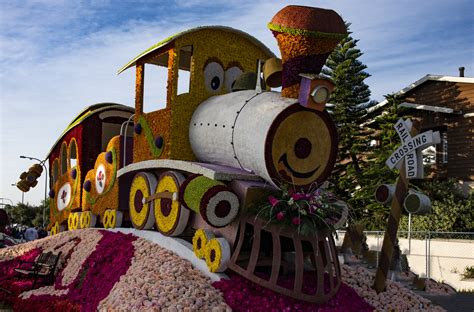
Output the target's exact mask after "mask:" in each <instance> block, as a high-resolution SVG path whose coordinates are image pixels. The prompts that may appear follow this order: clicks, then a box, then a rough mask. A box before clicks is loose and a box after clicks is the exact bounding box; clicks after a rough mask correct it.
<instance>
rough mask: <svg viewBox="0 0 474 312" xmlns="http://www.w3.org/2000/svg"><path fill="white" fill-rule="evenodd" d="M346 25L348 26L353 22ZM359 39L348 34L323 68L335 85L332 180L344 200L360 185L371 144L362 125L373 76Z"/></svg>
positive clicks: (337, 192) (333, 94) (332, 101)
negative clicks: (368, 82) (336, 142)
mask: <svg viewBox="0 0 474 312" xmlns="http://www.w3.org/2000/svg"><path fill="white" fill-rule="evenodd" d="M346 26H347V28H348V29H349V26H350V24H348V23H346ZM349 34H350V32H349ZM357 42H358V40H355V39H353V38H352V37H351V36H350V35H349V36H347V37H346V38H345V39H344V40H343V41H342V42H341V43H340V44H339V45H338V46H337V47H336V49H335V50H334V52H333V53H332V54H331V55H330V56H329V57H328V59H327V61H326V66H325V68H324V69H323V71H322V73H323V75H325V76H328V77H329V78H331V79H332V80H333V81H334V83H335V85H336V89H335V90H334V92H333V93H332V94H331V99H330V100H329V101H330V103H331V104H334V105H335V106H334V108H333V109H332V118H333V119H334V121H335V123H336V126H337V129H338V136H339V153H338V159H337V162H336V166H335V169H334V171H333V174H332V176H331V179H330V182H332V184H333V185H334V188H335V189H334V191H335V192H336V194H337V195H339V196H340V197H342V198H344V199H345V200H349V199H350V198H351V196H352V194H353V193H354V192H355V190H356V188H357V186H359V185H360V182H359V176H360V175H361V174H362V167H363V161H364V160H363V155H364V153H365V151H366V150H367V147H368V141H367V133H365V132H364V131H363V129H361V127H360V124H362V123H363V120H362V119H363V116H364V115H365V114H366V108H367V106H369V103H371V102H369V98H370V89H369V87H368V86H367V85H366V84H365V83H364V80H365V79H366V78H368V77H370V75H369V74H368V73H367V72H366V71H365V69H366V68H367V66H365V65H364V64H362V62H361V61H360V60H359V58H360V57H361V56H362V55H363V53H362V52H361V51H360V50H359V49H358V48H357ZM349 202H350V200H349Z"/></svg>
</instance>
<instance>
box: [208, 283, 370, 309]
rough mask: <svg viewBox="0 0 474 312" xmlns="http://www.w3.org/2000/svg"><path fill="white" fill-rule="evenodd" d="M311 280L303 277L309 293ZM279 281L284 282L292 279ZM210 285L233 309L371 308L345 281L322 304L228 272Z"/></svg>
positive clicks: (311, 286)
mask: <svg viewBox="0 0 474 312" xmlns="http://www.w3.org/2000/svg"><path fill="white" fill-rule="evenodd" d="M313 280H314V279H313ZM313 280H312V279H311V278H310V276H305V281H304V284H306V285H308V286H307V288H308V289H307V291H306V292H308V293H312V292H313V293H314V292H315V287H316V285H315V282H314V281H313ZM281 283H282V284H287V283H292V281H291V280H289V281H286V282H285V281H282V282H281ZM212 286H214V287H215V288H217V289H219V290H220V291H222V293H223V294H224V298H225V301H226V302H227V304H228V305H229V306H230V307H231V308H232V310H233V311H320V312H324V311H341V312H342V311H344V312H350V311H357V312H364V311H374V308H373V307H372V306H370V305H369V304H368V303H367V302H366V301H365V300H364V299H362V298H361V297H360V296H359V295H358V294H357V293H356V292H355V291H354V290H353V289H352V288H350V287H349V286H347V285H346V284H344V283H342V284H341V287H340V289H339V291H338V292H337V294H336V295H335V296H334V297H333V298H332V299H330V300H329V301H328V302H326V303H323V304H316V303H309V302H305V301H299V300H296V299H293V298H290V297H287V296H284V295H281V294H278V293H276V292H273V291H271V290H269V289H267V288H264V287H261V286H258V285H257V284H254V283H252V282H251V281H249V280H247V279H245V278H243V277H241V276H240V275H237V274H234V275H231V276H230V279H229V280H227V279H221V280H220V281H217V282H214V283H213V284H212ZM282 286H284V285H282ZM313 288H314V289H313Z"/></svg>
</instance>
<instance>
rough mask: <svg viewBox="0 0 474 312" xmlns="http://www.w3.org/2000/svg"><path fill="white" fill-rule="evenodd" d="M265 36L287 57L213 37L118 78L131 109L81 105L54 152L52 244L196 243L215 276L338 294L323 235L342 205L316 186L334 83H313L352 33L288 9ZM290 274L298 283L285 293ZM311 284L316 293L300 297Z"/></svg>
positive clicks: (190, 34)
mask: <svg viewBox="0 0 474 312" xmlns="http://www.w3.org/2000/svg"><path fill="white" fill-rule="evenodd" d="M268 27H269V28H270V30H271V31H272V32H273V35H274V36H275V38H276V39H277V41H278V45H279V47H280V50H281V59H279V58H276V57H275V55H274V54H273V53H272V52H271V51H270V50H269V49H268V48H267V47H266V46H265V45H264V44H263V43H261V42H260V41H258V40H257V39H255V38H254V37H252V36H250V35H249V34H247V33H244V32H242V31H239V30H236V29H233V28H228V27H221V26H207V27H198V28H194V29H190V30H187V31H184V32H181V33H178V34H176V35H174V36H172V37H169V38H167V39H165V40H164V41H161V42H159V43H158V44H156V45H154V46H152V47H151V48H149V49H148V50H146V51H145V52H143V53H141V54H140V55H138V56H137V57H136V58H134V59H133V60H132V61H131V62H129V63H128V64H126V65H125V66H124V67H123V68H122V69H120V70H119V73H120V72H122V71H124V70H126V69H128V68H131V67H135V68H136V84H135V107H134V108H130V107H126V106H123V105H118V104H112V103H105V104H97V105H94V106H91V107H89V108H88V109H86V110H85V111H84V112H82V113H81V114H80V115H79V116H78V117H76V119H74V120H73V122H72V123H71V124H70V125H69V127H68V128H67V129H66V131H65V132H64V133H63V135H62V136H61V137H60V139H59V140H58V141H57V142H56V143H55V144H54V146H53V148H52V149H51V151H50V153H49V155H48V159H49V165H50V168H52V169H51V170H50V171H51V175H50V179H51V184H50V185H51V190H50V198H51V201H50V208H51V212H50V225H49V231H50V233H51V234H55V233H58V232H60V231H62V230H65V229H66V228H67V229H69V230H73V229H80V228H87V227H94V226H103V227H104V228H114V227H121V226H122V225H129V226H133V227H134V228H136V229H139V230H149V229H153V228H154V229H156V230H157V231H159V232H160V233H162V234H163V235H166V236H179V237H181V238H184V239H186V240H188V241H189V242H192V243H193V249H194V253H195V254H196V256H197V257H200V258H204V259H205V260H206V263H207V264H208V267H209V270H211V271H213V272H221V271H223V270H225V269H227V268H229V269H231V270H233V271H235V272H237V273H238V274H241V275H243V276H245V277H247V278H249V279H251V280H252V281H254V282H256V283H259V284H261V285H263V286H265V287H268V288H270V289H273V290H275V291H278V292H281V293H283V294H287V295H289V296H293V297H295V298H299V299H303V300H308V301H313V302H321V301H325V300H327V299H328V298H330V297H332V296H333V295H334V294H335V292H337V290H338V288H339V285H340V268H339V263H338V261H337V255H336V251H335V246H334V241H333V238H332V235H331V230H332V229H333V228H334V227H337V226H339V225H340V224H342V223H344V220H345V218H346V217H347V206H346V205H344V203H343V202H341V201H339V200H337V199H336V198H334V197H333V196H332V194H330V193H328V192H327V191H325V190H324V189H322V188H321V187H320V186H321V185H322V184H323V182H324V181H325V180H326V179H327V178H328V176H329V175H330V173H331V171H332V169H333V166H334V163H335V159H336V155H337V133H336V128H335V125H334V123H333V121H332V120H331V118H330V115H329V114H328V113H327V111H326V110H325V104H326V102H327V101H328V99H329V96H330V94H331V91H332V89H333V87H334V86H333V84H332V82H331V81H330V80H328V79H327V78H324V77H322V76H320V75H319V74H320V71H321V68H322V66H323V65H324V63H325V60H326V58H327V57H328V55H329V54H330V53H331V52H332V50H333V49H334V48H335V46H336V45H337V44H338V42H339V41H340V40H341V39H342V38H344V37H345V36H346V35H347V32H346V27H345V24H344V22H343V20H342V19H341V17H340V16H339V15H338V14H337V13H336V12H334V11H332V10H325V9H319V8H310V7H303V6H288V7H285V8H283V9H282V10H281V11H279V12H278V13H277V14H276V15H275V16H274V17H273V19H272V20H271V22H270V23H269V24H268ZM154 66H159V67H163V68H165V69H166V70H167V77H166V78H165V79H166V81H167V85H166V103H163V104H164V108H161V109H158V110H151V111H150V109H149V106H150V107H151V106H153V105H152V103H145V102H146V101H144V98H146V99H148V97H147V95H146V94H144V92H145V91H147V90H150V88H148V85H147V88H145V77H146V75H145V69H149V68H153V67H154ZM183 77H185V78H186V79H184V80H183ZM147 83H150V82H148V81H147ZM280 86H281V87H282V89H281V92H276V91H272V90H271V88H278V87H280ZM183 89H184V92H183ZM282 190H283V191H282ZM269 196H270V197H269ZM267 198H268V200H267ZM321 220H322V222H321ZM308 266H309V267H311V270H310V271H309V272H310V273H308V271H307V270H306V269H305V267H308ZM288 272H289V273H288ZM288 274H290V275H291V276H293V283H292V286H290V287H284V286H281V285H280V284H279V280H280V278H281V276H283V275H288ZM307 274H310V275H311V276H312V279H315V280H316V281H317V284H318V287H316V289H312V290H311V291H307V290H306V288H305V280H306V279H307V277H306V276H307Z"/></svg>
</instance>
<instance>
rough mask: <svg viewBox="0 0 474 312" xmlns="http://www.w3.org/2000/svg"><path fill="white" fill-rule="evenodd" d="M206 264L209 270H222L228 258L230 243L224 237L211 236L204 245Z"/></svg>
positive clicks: (225, 266)
mask: <svg viewBox="0 0 474 312" xmlns="http://www.w3.org/2000/svg"><path fill="white" fill-rule="evenodd" d="M205 257H206V264H207V267H208V268H209V271H211V272H224V271H225V269H226V268H227V264H228V263H229V260H230V245H229V243H228V242H227V240H226V239H225V238H222V237H220V238H213V239H211V240H209V242H208V243H207V245H206V254H205Z"/></svg>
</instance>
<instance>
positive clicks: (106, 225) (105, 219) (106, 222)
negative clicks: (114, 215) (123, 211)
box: [102, 209, 110, 229]
mask: <svg viewBox="0 0 474 312" xmlns="http://www.w3.org/2000/svg"><path fill="white" fill-rule="evenodd" d="M109 211H110V210H109V209H106V210H105V211H104V215H103V216H102V225H103V226H104V229H108V228H109V215H110V212H109Z"/></svg>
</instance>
